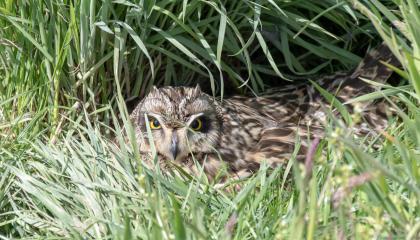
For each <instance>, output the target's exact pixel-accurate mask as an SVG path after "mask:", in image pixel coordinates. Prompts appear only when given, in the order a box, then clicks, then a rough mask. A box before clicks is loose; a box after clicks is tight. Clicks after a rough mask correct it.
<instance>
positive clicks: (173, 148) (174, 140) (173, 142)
mask: <svg viewBox="0 0 420 240" xmlns="http://www.w3.org/2000/svg"><path fill="white" fill-rule="evenodd" d="M170 151H171V153H172V156H173V159H174V160H175V159H176V156H177V155H178V136H177V134H176V132H173V133H172V139H171V147H170Z"/></svg>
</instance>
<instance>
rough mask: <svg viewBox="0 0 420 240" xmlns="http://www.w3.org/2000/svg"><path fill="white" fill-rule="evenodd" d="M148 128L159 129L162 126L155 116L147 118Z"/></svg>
mask: <svg viewBox="0 0 420 240" xmlns="http://www.w3.org/2000/svg"><path fill="white" fill-rule="evenodd" d="M149 125H150V129H152V130H156V129H160V128H161V127H162V126H161V125H160V122H159V121H158V120H157V119H156V118H151V119H150V120H149Z"/></svg>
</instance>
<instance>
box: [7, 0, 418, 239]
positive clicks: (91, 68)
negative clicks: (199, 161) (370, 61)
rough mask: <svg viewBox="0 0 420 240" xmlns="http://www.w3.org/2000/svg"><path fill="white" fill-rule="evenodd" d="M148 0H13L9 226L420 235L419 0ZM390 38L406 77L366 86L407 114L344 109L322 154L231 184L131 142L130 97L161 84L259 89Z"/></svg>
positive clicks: (204, 235)
mask: <svg viewBox="0 0 420 240" xmlns="http://www.w3.org/2000/svg"><path fill="white" fill-rule="evenodd" d="M139 2H140V3H136V2H130V1H105V0H104V1H101V2H97V1H86V0H75V1H65V0H61V1H60V0H49V1H43V2H39V1H31V0H30V1H19V0H17V1H12V0H5V1H2V2H0V79H2V81H1V82H0V238H1V239H11V238H39V239H46V238H48V239H50V238H51V239H58V238H75V239H86V238H101V239H102V238H111V239H138V238H140V239H146V238H148V239H186V238H193V239H209V238H210V239H220V238H221V239H224V238H231V239H273V238H276V239H347V238H349V239H385V238H386V239H387V238H392V239H394V238H395V239H401V238H405V239H418V238H419V237H420V233H419V231H420V221H419V218H418V216H420V205H419V204H420V201H419V199H420V187H419V186H420V185H419V183H420V171H419V169H420V168H419V163H420V155H419V149H420V129H419V127H418V126H419V124H420V109H419V107H418V105H419V99H420V76H419V72H420V71H419V70H420V60H419V59H420V51H419V47H420V36H419V32H418V29H420V11H419V6H418V4H417V3H416V2H415V1H414V0H401V1H376V0H367V1H357V0H354V1H353V0H352V1H338V2H337V1H329V0H326V1H170V0H167V1H139ZM380 41H385V42H386V43H387V44H388V46H390V47H391V49H392V50H393V52H394V53H395V55H396V56H397V57H398V59H399V60H400V62H401V64H402V67H401V68H400V69H396V71H397V72H398V74H399V76H400V77H401V79H402V82H401V83H402V85H401V86H400V87H391V86H384V89H385V90H383V91H380V92H377V93H373V94H369V95H367V96H363V97H362V98H359V99H354V101H357V100H360V99H364V100H366V99H373V98H378V97H379V98H386V99H387V100H388V101H390V103H391V104H397V103H398V105H395V107H396V108H397V109H399V119H400V120H392V122H393V123H392V124H391V126H390V127H389V128H388V129H387V130H386V132H384V133H382V135H383V137H381V138H379V139H357V138H356V137H355V136H354V135H353V134H352V132H351V131H350V130H349V129H350V128H349V127H351V126H347V125H346V124H344V120H343V119H338V118H336V119H331V124H330V125H329V126H327V127H326V132H327V137H326V138H325V139H322V140H321V141H320V143H319V146H318V148H317V149H318V150H317V151H315V152H314V153H313V156H311V157H310V158H309V159H310V160H312V161H313V164H312V167H310V166H311V165H310V164H307V165H303V164H299V163H297V162H296V161H295V160H294V159H291V160H290V162H289V163H288V164H287V166H285V167H283V168H278V169H274V170H270V169H268V167H267V166H262V167H261V169H260V171H259V172H258V173H256V174H255V175H254V176H253V177H251V178H250V179H247V180H245V181H243V182H240V183H235V184H239V185H240V186H241V189H237V190H235V187H234V186H230V188H231V189H232V190H231V191H229V192H227V191H223V190H220V189H217V188H215V187H214V186H213V185H212V184H209V183H207V182H206V179H205V178H203V177H197V178H191V177H190V176H187V175H185V174H182V173H179V172H177V171H175V174H173V175H169V176H168V175H162V174H161V173H160V172H158V171H150V170H148V169H147V168H144V167H143V166H142V163H141V156H140V155H139V153H138V149H137V146H136V144H134V141H132V140H131V141H129V142H128V143H124V144H122V143H123V141H124V140H123V135H128V136H132V135H133V132H132V129H131V128H130V126H129V124H128V121H127V111H126V107H125V104H124V99H130V98H132V97H135V96H142V95H144V94H145V93H146V92H147V91H148V89H150V87H151V86H152V85H195V84H196V83H200V84H201V85H202V86H204V87H203V88H205V89H207V90H208V91H209V92H210V93H211V94H214V95H217V96H220V95H222V96H223V95H230V94H232V93H239V94H252V93H255V94H261V93H263V92H264V91H265V90H267V89H268V88H269V87H270V86H277V87H279V86H281V85H282V84H285V82H287V81H302V80H303V79H306V78H311V79H316V77H315V76H318V75H323V74H329V73H332V72H335V71H337V70H348V69H351V68H352V67H354V66H355V65H356V64H357V63H358V62H359V61H360V59H361V56H363V54H364V53H365V51H366V48H367V47H368V45H375V44H377V43H378V42H380ZM336 105H337V103H336ZM336 105H334V106H335V107H340V105H337V106H336ZM346 118H351V119H350V120H352V121H347V120H346V121H347V122H357V119H358V118H357V113H356V115H353V116H347V117H346ZM114 136H115V139H116V140H115V141H117V142H119V143H120V144H115V143H114V142H112V141H110V140H109V139H111V138H112V137H114ZM298 144H299V141H297V145H298ZM321 149H322V150H321Z"/></svg>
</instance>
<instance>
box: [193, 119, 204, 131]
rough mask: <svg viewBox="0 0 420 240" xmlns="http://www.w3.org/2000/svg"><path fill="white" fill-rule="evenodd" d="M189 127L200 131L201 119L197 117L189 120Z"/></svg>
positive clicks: (201, 126)
mask: <svg viewBox="0 0 420 240" xmlns="http://www.w3.org/2000/svg"><path fill="white" fill-rule="evenodd" d="M190 127H191V129H192V130H194V131H200V130H201V129H202V128H203V121H202V120H201V119H199V118H197V119H194V121H192V122H191V124H190Z"/></svg>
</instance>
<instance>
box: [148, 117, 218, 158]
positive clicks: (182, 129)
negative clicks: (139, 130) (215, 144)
mask: <svg viewBox="0 0 420 240" xmlns="http://www.w3.org/2000/svg"><path fill="white" fill-rule="evenodd" d="M147 119H148V121H147V122H148V124H149V128H150V130H151V132H152V137H153V140H154V144H155V147H156V150H157V152H158V153H159V154H161V155H163V156H165V157H166V158H168V159H169V160H172V161H182V160H183V159H184V158H186V157H187V156H188V155H189V154H194V153H198V152H208V151H209V149H208V148H209V147H211V146H207V147H206V145H205V144H210V145H211V143H208V142H206V139H207V138H208V137H209V136H211V134H210V135H208V133H209V130H210V126H209V118H208V117H207V116H206V115H205V113H198V114H194V115H192V116H190V117H189V118H188V119H187V121H185V122H181V121H179V120H177V119H171V118H169V117H167V116H166V117H165V116H161V115H159V114H156V113H149V114H147ZM145 122H146V121H145Z"/></svg>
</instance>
